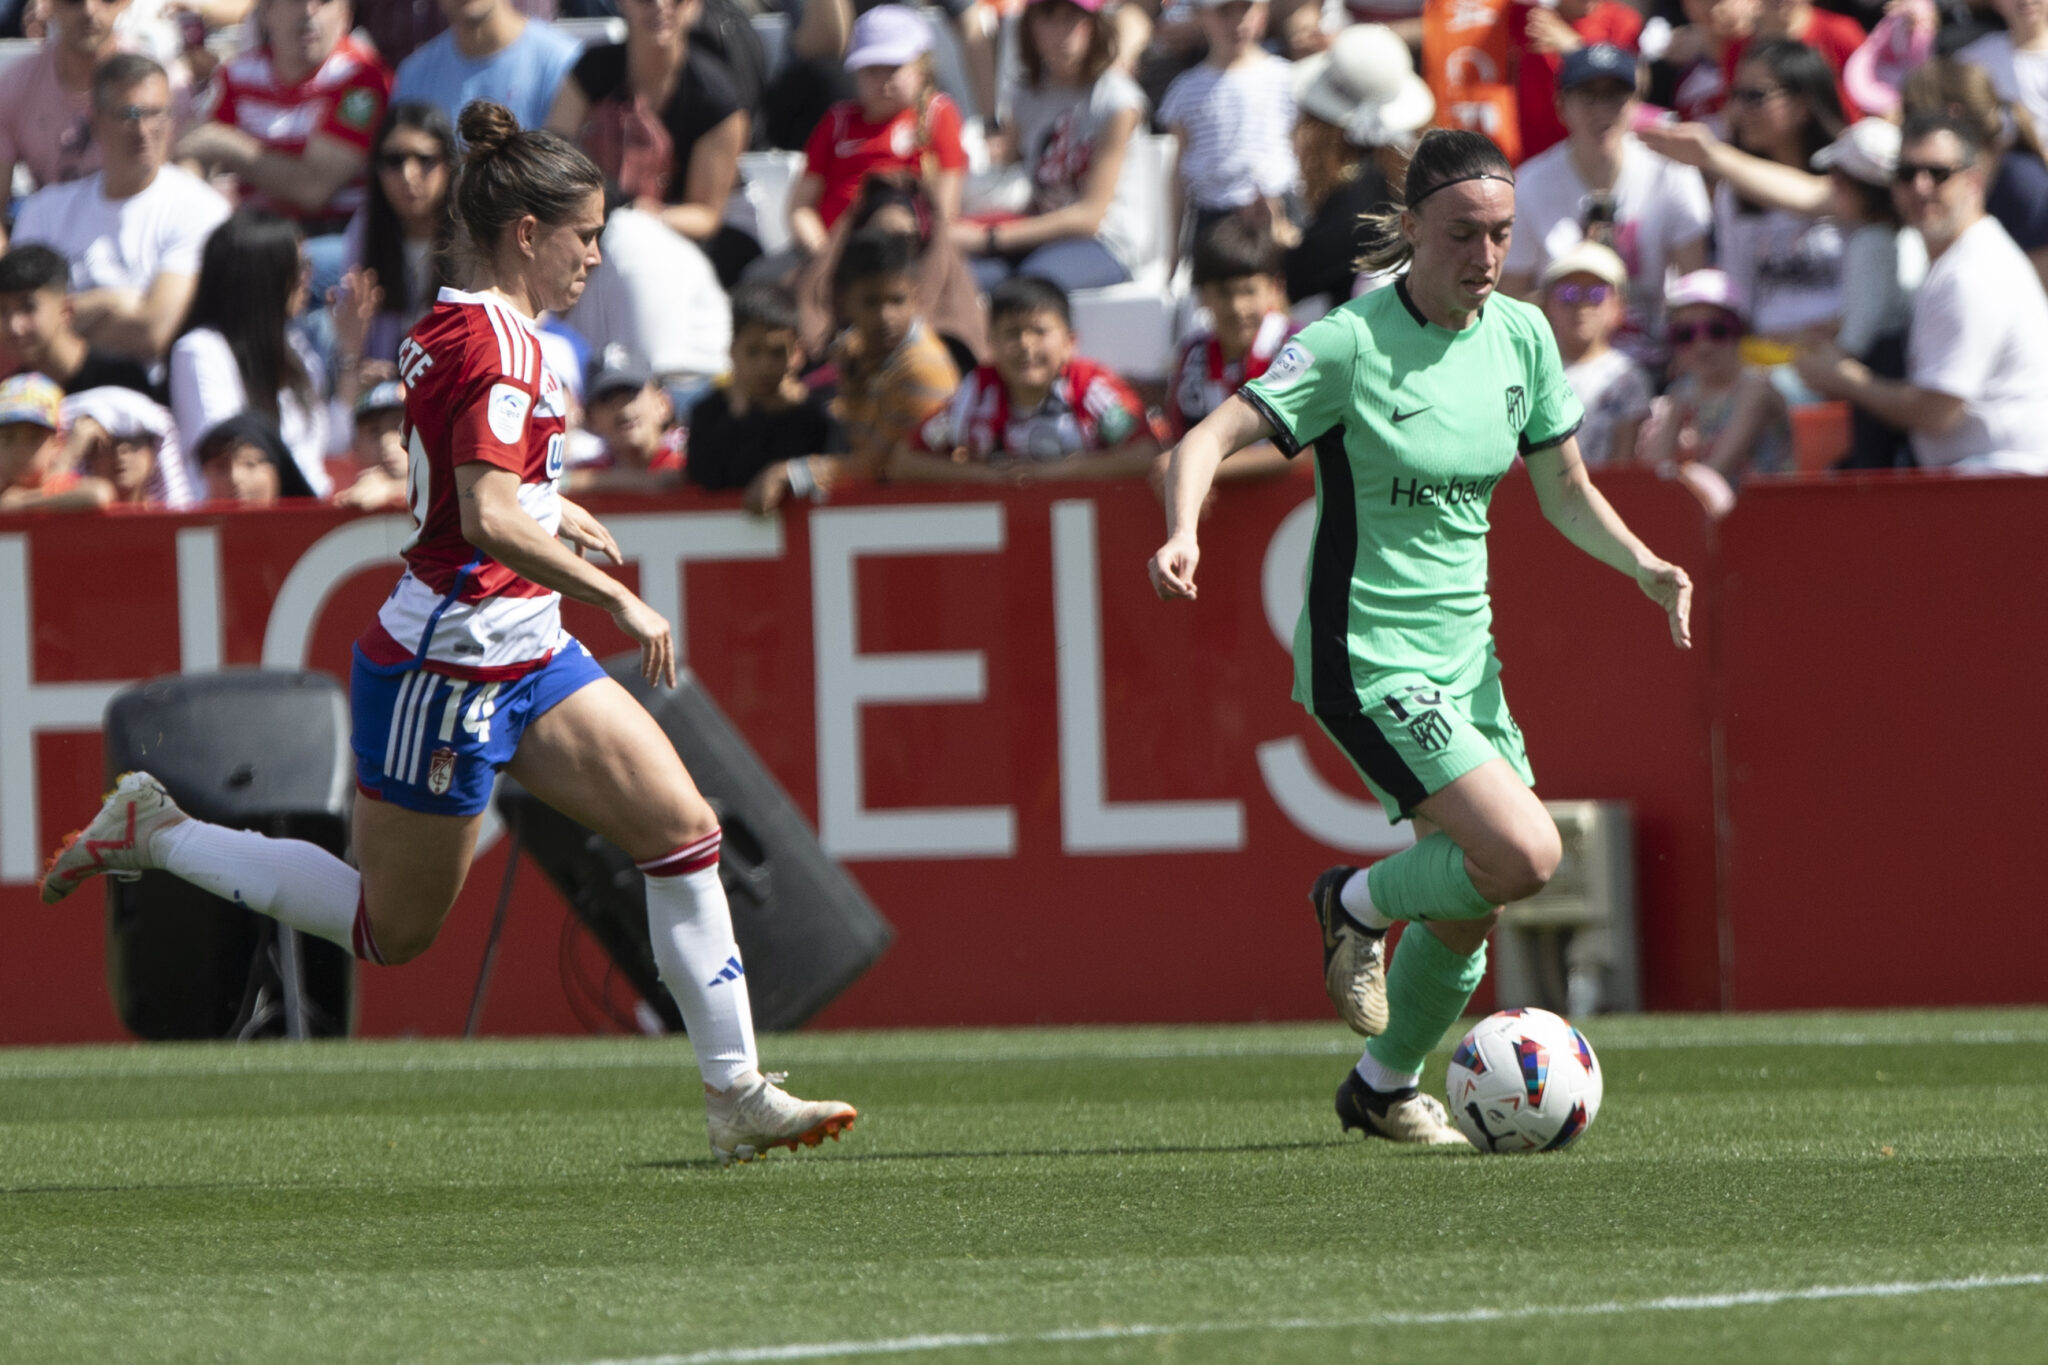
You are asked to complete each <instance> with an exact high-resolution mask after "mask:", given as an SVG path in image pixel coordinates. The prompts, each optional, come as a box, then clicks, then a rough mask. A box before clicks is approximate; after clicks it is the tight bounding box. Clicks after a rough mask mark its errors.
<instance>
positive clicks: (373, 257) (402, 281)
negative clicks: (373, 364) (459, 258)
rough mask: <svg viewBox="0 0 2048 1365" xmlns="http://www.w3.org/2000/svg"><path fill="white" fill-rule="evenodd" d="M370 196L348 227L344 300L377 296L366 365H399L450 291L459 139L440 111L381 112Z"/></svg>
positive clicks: (409, 107)
mask: <svg viewBox="0 0 2048 1365" xmlns="http://www.w3.org/2000/svg"><path fill="white" fill-rule="evenodd" d="M372 145H373V147H374V149H375V150H374V152H373V154H372V156H371V158H370V166H371V172H372V173H371V176H370V184H369V192H368V194H367V195H366V196H365V198H364V201H363V208H362V211H361V212H360V213H358V214H357V215H356V216H355V217H354V218H352V219H350V220H349V225H348V254H347V264H348V268H349V269H350V270H352V271H358V272H360V274H358V275H357V276H356V277H355V278H354V279H353V280H350V281H348V283H347V286H346V288H347V292H348V293H349V294H350V295H351V296H352V297H355V296H358V294H359V291H370V290H374V291H376V293H377V298H378V307H377V311H376V314H375V316H374V317H373V319H372V320H371V323H370V326H369V330H368V332H367V334H366V335H365V337H364V341H363V358H365V359H369V360H373V361H384V362H395V361H396V360H397V359H398V343H399V341H400V340H401V339H402V338H403V337H404V336H405V334H406V332H407V331H408V330H409V329H410V328H411V327H412V325H413V324H414V323H415V322H418V321H419V320H420V318H421V317H423V316H425V314H426V311H427V309H428V308H430V307H432V306H433V302H434V294H435V292H436V291H437V290H438V289H440V287H441V286H442V285H445V284H448V283H451V281H450V280H449V279H448V277H447V273H446V261H445V259H444V257H445V255H446V247H447V244H448V237H449V235H450V234H449V230H448V228H449V218H448V203H449V194H448V191H449V186H450V184H451V183H452V181H453V179H454V172H453V166H454V160H455V131H454V129H453V128H451V127H450V126H449V124H448V115H446V114H445V113H443V112H442V111H441V108H440V106H439V105H435V104H426V103H423V102H421V101H418V100H399V101H397V102H394V103H393V104H392V106H391V107H390V108H389V109H386V110H385V111H384V121H383V123H382V124H380V125H379V126H378V129H377V140H376V142H375V143H374V144H372Z"/></svg>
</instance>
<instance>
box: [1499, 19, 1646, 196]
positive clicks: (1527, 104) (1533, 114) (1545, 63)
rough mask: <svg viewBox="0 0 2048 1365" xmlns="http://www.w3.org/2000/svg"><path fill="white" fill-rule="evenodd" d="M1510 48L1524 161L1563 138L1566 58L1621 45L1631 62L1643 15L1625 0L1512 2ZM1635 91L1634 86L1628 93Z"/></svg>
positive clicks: (1509, 22)
mask: <svg viewBox="0 0 2048 1365" xmlns="http://www.w3.org/2000/svg"><path fill="white" fill-rule="evenodd" d="M1507 22H1508V50H1509V51H1510V52H1511V53H1514V54H1516V58H1517V60H1516V61H1515V62H1514V67H1513V70H1514V75H1513V78H1512V79H1513V80H1514V84H1515V112H1516V118H1517V121H1518V124H1519V126H1520V129H1521V134H1522V156H1523V158H1524V159H1525V160H1526V159H1527V158H1529V157H1532V156H1535V155H1537V154H1539V153H1541V152H1544V151H1547V150H1549V149H1550V148H1552V147H1555V146H1556V145H1557V144H1558V143H1560V142H1562V141H1564V138H1565V124H1564V123H1563V122H1562V121H1561V120H1560V118H1559V113H1560V108H1559V105H1560V102H1561V99H1562V93H1563V92H1562V90H1561V89H1560V87H1559V84H1558V76H1559V73H1560V71H1561V70H1562V68H1563V65H1564V62H1565V60H1566V59H1567V58H1568V57H1570V56H1571V55H1572V54H1573V53H1574V52H1581V51H1584V50H1585V49H1586V48H1588V47H1595V46H1601V45H1607V46H1611V47H1616V48H1619V49H1621V50H1622V51H1623V52H1625V53H1627V54H1628V56H1629V58H1630V59H1631V61H1633V59H1634V57H1635V53H1636V43H1637V42H1638V41H1639V40H1640V39H1641V37H1642V33H1643V16H1642V15H1641V14H1638V13H1637V12H1636V11H1635V10H1634V9H1632V8H1630V7H1629V6H1628V5H1625V4H1623V3H1621V0H1553V3H1551V4H1510V5H1509V6H1508V15H1507ZM1629 93H1630V94H1634V93H1635V91H1634V89H1633V88H1631V89H1630V91H1629Z"/></svg>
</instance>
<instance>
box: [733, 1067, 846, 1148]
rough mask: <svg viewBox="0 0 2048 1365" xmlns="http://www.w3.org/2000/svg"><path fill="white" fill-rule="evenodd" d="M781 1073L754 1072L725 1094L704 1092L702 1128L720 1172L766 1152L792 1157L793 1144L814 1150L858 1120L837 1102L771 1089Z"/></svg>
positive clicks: (774, 1087)
mask: <svg viewBox="0 0 2048 1365" xmlns="http://www.w3.org/2000/svg"><path fill="white" fill-rule="evenodd" d="M786 1079H787V1077H785V1076H784V1075H783V1074H782V1073H781V1072H774V1073H771V1074H770V1075H766V1076H764V1075H762V1074H761V1073H760V1072H758V1071H757V1072H755V1073H754V1074H753V1075H752V1076H751V1077H749V1078H747V1079H745V1080H742V1081H740V1082H739V1083H738V1084H736V1085H734V1086H733V1087H732V1088H731V1089H730V1090H713V1089H712V1088H711V1087H710V1086H708V1085H707V1086H705V1087H704V1123H705V1126H706V1127H707V1128H709V1129H710V1130H711V1155H713V1156H715V1157H717V1158H718V1164H719V1165H721V1166H730V1165H731V1164H732V1163H733V1162H735V1161H752V1160H753V1159H754V1158H755V1157H757V1156H766V1155H767V1154H768V1149H769V1148H771V1147H787V1148H789V1150H790V1151H792V1152H793V1151H795V1150H796V1149H797V1147H798V1145H799V1144H801V1145H803V1146H805V1147H815V1146H817V1145H818V1143H819V1142H821V1141H822V1140H824V1139H825V1138H828V1137H829V1138H831V1139H832V1140H833V1141H834V1142H837V1141H838V1140H839V1135H840V1134H841V1133H843V1132H845V1131H846V1130H847V1129H849V1128H851V1127H853V1121H854V1120H855V1119H857V1118H859V1117H860V1114H859V1111H857V1110H856V1109H854V1107H853V1106H852V1105H850V1104H843V1103H841V1102H840V1101H838V1100H800V1099H798V1098H797V1097H796V1096H794V1095H792V1094H790V1093H789V1092H787V1091H785V1090H783V1089H782V1088H781V1087H780V1086H779V1085H778V1084H777V1083H778V1082H780V1081H783V1080H786Z"/></svg>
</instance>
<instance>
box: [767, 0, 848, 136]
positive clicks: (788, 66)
mask: <svg viewBox="0 0 2048 1365" xmlns="http://www.w3.org/2000/svg"><path fill="white" fill-rule="evenodd" d="M852 31H853V6H852V5H851V4H849V3H848V0H804V3H803V4H802V5H801V6H799V7H798V9H797V13H796V15H795V17H794V18H793V19H792V21H791V27H790V30H789V37H788V40H787V41H786V42H785V43H784V44H783V48H782V62H781V65H780V66H778V67H777V68H776V71H775V73H774V76H773V78H772V79H771V80H769V81H768V82H767V84H766V86H765V87H764V88H763V89H762V91H761V92H760V100H759V102H758V103H757V104H750V105H749V107H750V108H753V109H755V111H756V112H757V113H758V114H759V115H760V119H759V131H760V132H761V133H762V134H763V137H764V140H765V141H766V142H767V144H768V145H769V146H770V147H778V148H781V149H783V150H785V151H791V152H800V151H802V150H803V148H804V143H805V142H807V141H808V140H809V139H810V136H811V130H812V129H814V128H816V127H817V126H818V123H819V121H820V120H822V119H823V118H824V117H825V111H826V110H827V109H830V108H831V107H832V106H833V105H835V104H837V103H838V102H839V101H841V100H846V99H852V98H853V97H854V88H853V78H852V76H851V75H849V74H848V72H847V70H846V64H845V57H846V40H847V38H848V36H849V35H850V34H851V33H852Z"/></svg>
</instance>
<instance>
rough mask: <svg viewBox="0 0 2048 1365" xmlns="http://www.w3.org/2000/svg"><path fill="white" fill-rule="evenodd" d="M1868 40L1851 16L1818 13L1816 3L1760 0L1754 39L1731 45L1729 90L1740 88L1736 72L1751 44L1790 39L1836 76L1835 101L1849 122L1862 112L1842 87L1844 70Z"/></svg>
mask: <svg viewBox="0 0 2048 1365" xmlns="http://www.w3.org/2000/svg"><path fill="white" fill-rule="evenodd" d="M1869 36H1870V35H1869V34H1867V33H1866V32H1864V29H1863V25H1861V24H1859V23H1857V22H1856V21H1855V20H1854V19H1851V18H1850V17H1849V16H1848V15H1846V14H1837V13H1835V12H1833V11H1832V10H1824V9H1816V8H1814V5H1813V0H1759V2H1758V7H1757V19H1756V32H1755V33H1754V34H1753V35H1752V36H1751V37H1748V38H1744V39H1742V40H1741V41H1739V42H1735V43H1731V44H1729V47H1728V56H1727V58H1726V59H1725V65H1724V68H1723V69H1724V70H1725V71H1726V72H1727V73H1728V88H1729V90H1730V91H1731V92H1733V91H1734V90H1735V89H1736V88H1737V87H1738V86H1740V85H1741V81H1740V80H1738V79H1737V73H1736V70H1735V68H1736V67H1737V66H1739V65H1741V63H1742V62H1744V61H1746V60H1747V59H1748V57H1749V53H1750V46H1751V44H1752V43H1754V44H1757V45H1762V44H1763V43H1766V42H1769V41H1770V40H1772V39H1774V38H1776V39H1788V40H1790V41H1792V42H1795V43H1801V44H1804V45H1805V46H1806V47H1809V48H1811V49H1812V50H1813V51H1814V52H1815V53H1817V54H1818V55H1819V57H1820V59H1821V61H1822V62H1823V63H1824V64H1825V65H1826V66H1827V68H1828V71H1829V72H1830V73H1832V74H1833V76H1834V78H1835V99H1836V101H1837V102H1838V103H1839V104H1840V105H1841V113H1842V115H1843V121H1844V122H1848V121H1850V120H1853V119H1855V118H1856V117H1857V116H1858V115H1860V114H1861V113H1862V110H1860V109H1858V108H1857V107H1856V102H1855V100H1853V99H1851V98H1850V97H1849V91H1848V89H1847V88H1846V87H1844V86H1843V85H1842V68H1843V67H1844V66H1846V65H1848V62H1849V58H1850V57H1851V56H1853V55H1854V54H1855V51H1856V49H1857V48H1859V47H1861V46H1863V40H1864V39H1865V38H1867V37H1869Z"/></svg>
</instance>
